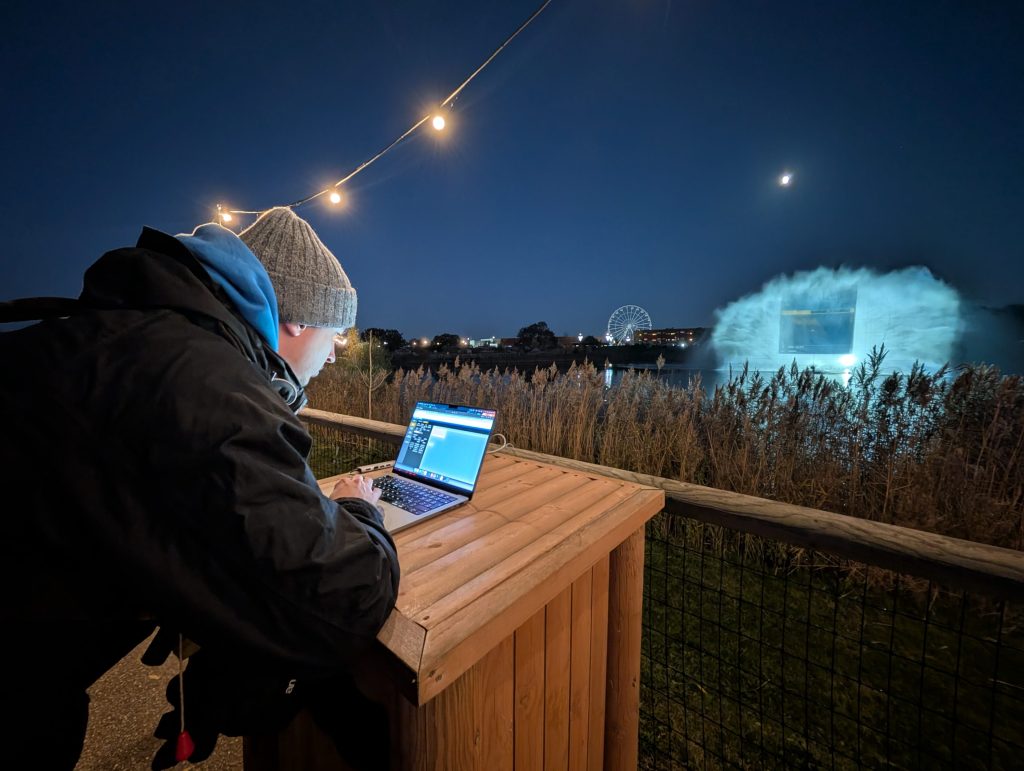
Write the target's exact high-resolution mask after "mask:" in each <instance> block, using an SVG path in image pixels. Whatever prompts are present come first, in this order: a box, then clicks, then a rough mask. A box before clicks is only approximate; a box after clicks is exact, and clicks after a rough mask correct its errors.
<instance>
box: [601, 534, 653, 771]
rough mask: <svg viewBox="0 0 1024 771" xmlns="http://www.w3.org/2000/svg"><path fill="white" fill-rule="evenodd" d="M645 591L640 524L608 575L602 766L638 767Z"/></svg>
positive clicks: (614, 769) (616, 552) (619, 550)
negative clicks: (641, 637)
mask: <svg viewBox="0 0 1024 771" xmlns="http://www.w3.org/2000/svg"><path fill="white" fill-rule="evenodd" d="M643 594H644V528H643V527H640V528H639V529H637V530H636V531H635V532H634V533H633V534H632V535H631V536H629V538H627V539H626V540H625V541H623V542H622V544H621V545H620V546H619V547H618V548H616V549H615V550H614V551H613V552H612V553H611V559H610V561H609V576H608V692H607V701H606V703H605V740H604V741H605V744H604V761H605V768H607V769H612V771H618V770H619V769H622V770H623V771H625V770H626V769H629V771H632V770H633V769H635V768H636V767H637V762H638V759H639V741H640V635H641V628H640V624H641V615H642V612H643V600H644V597H643Z"/></svg>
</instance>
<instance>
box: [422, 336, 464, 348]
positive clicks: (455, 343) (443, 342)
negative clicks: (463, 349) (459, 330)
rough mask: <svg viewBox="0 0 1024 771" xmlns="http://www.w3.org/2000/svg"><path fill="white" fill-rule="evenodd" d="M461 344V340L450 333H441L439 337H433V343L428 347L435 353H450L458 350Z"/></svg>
mask: <svg viewBox="0 0 1024 771" xmlns="http://www.w3.org/2000/svg"><path fill="white" fill-rule="evenodd" d="M461 342H462V338H461V337H459V336H458V335H453V334H452V333H451V332H442V333H441V334H439V335H434V341H433V342H432V343H431V344H430V347H431V348H433V349H434V350H435V351H450V350H452V349H455V348H458V347H459V344H460V343H461Z"/></svg>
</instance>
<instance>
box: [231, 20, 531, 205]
mask: <svg viewBox="0 0 1024 771" xmlns="http://www.w3.org/2000/svg"><path fill="white" fill-rule="evenodd" d="M549 5H551V0H544V2H543V3H542V4H541V6H540V7H539V8H538V9H537V10H536V11H534V12H533V13H532V14H530V16H529V18H527V19H526V21H524V22H523V23H522V24H520V25H519V27H518V29H516V31H515V32H513V33H512V34H511V35H509V36H508V37H507V38H506V39H505V42H503V43H502V44H501V45H500V46H498V47H497V48H496V49H494V53H492V54H491V55H490V56H488V57H487V59H486V60H485V61H484V63H483V64H481V65H480V66H479V67H477V68H476V69H475V70H474V71H473V73H472V74H471V75H470V76H469V77H468V78H466V79H465V80H464V81H462V83H461V84H460V85H459V87H458V88H456V89H455V90H454V91H452V93H451V94H449V95H448V97H447V98H446V99H442V100H441V102H439V103H438V111H432V112H431V113H428V114H426V115H424V116H423V117H422V118H420V119H419V120H418V121H416V123H414V124H413V125H412V126H411V127H410V128H409V129H408V130H407V131H406V132H405V133H403V134H402V135H401V136H399V137H398V139H396V140H394V141H393V142H392V143H391V144H389V145H387V146H386V147H385V148H384V149H383V150H381V151H379V152H378V153H377V154H376V155H374V156H373V157H371V158H369V159H368V160H365V161H363V162H362V163H360V164H359V165H358V166H356V167H355V169H353V170H352V171H351V172H349V173H348V174H347V175H346V176H344V177H342V178H341V179H340V180H338V181H337V182H335V183H334V184H333V185H331V186H330V187H328V188H325V189H323V190H320V191H319V192H316V193H313V194H312V195H309V196H306V197H305V198H302V199H299V200H298V201H292V202H291V203H287V204H283V206H285V207H287V208H289V209H296V208H298V207H299V206H302V205H304V204H307V203H309V202H310V201H313V200H315V199H317V198H319V197H320V196H323V195H328V200H329V201H330V202H331V203H333V204H339V203H341V200H342V197H341V194H340V193H338V191H337V188H339V187H341V186H342V185H343V184H345V183H346V182H348V181H349V180H350V179H352V177H354V176H355V175H356V174H358V173H359V172H361V171H362V170H363V169H365V168H366V167H367V166H369V165H370V164H372V163H373V162H374V161H376V160H377V159H378V158H380V157H382V156H383V155H385V154H386V153H388V152H389V151H390V150H392V149H393V148H394V147H395V146H396V145H398V144H400V143H401V142H402V141H403V140H405V139H406V138H407V137H409V136H410V135H411V134H412V133H413V132H415V131H416V130H417V129H418V128H419V127H420V126H422V125H423V124H424V123H426V122H427V121H428V120H429V121H431V126H433V128H434V130H436V131H443V130H444V128H445V126H446V125H447V122H446V121H445V118H444V115H443V114H442V113H441V111H444V110H446V109H447V108H450V107H451V106H452V105H453V104H454V103H455V100H456V99H457V98H458V96H459V94H460V93H461V92H462V89H464V88H465V87H466V86H468V85H469V83H470V81H472V80H473V78H475V77H476V76H477V75H479V74H480V73H481V72H483V70H484V68H485V67H486V66H487V65H488V64H490V63H491V62H492V61H494V58H495V57H496V56H497V55H498V54H500V53H501V52H502V51H503V50H505V46H507V45H508V44H509V43H511V42H512V41H513V40H515V39H516V38H517V37H518V36H519V33H521V32H522V31H523V30H525V29H526V28H527V27H529V26H530V25H531V24H532V23H533V21H534V20H535V19H536V18H537V17H538V16H540V15H541V13H543V12H544V10H545V9H546V8H547V7H548V6H549ZM264 211H268V210H267V209H263V210H252V209H227V210H222V209H221V207H220V206H219V205H218V206H217V214H218V219H220V220H221V222H222V223H228V222H231V215H233V214H250V215H256V216H259V215H260V214H263V212H264Z"/></svg>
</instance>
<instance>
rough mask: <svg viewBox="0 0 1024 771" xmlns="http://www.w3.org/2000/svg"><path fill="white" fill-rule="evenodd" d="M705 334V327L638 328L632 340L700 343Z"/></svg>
mask: <svg viewBox="0 0 1024 771" xmlns="http://www.w3.org/2000/svg"><path fill="white" fill-rule="evenodd" d="M705 334H707V328H706V327H687V328H685V329H684V328H669V329H638V330H636V331H635V332H634V335H633V342H635V343H639V344H642V345H681V344H684V343H685V344H686V345H693V344H694V343H700V342H701V341H702V340H703V339H704V336H705Z"/></svg>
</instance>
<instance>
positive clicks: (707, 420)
mask: <svg viewBox="0 0 1024 771" xmlns="http://www.w3.org/2000/svg"><path fill="white" fill-rule="evenodd" d="M883 362H884V350H883V351H877V352H875V353H874V354H873V356H872V357H871V358H870V360H869V361H867V362H865V363H864V364H863V365H861V367H860V368H859V369H858V370H857V371H856V372H855V373H854V374H853V376H852V378H851V380H850V383H849V384H848V385H847V386H844V385H842V384H841V383H838V382H837V381H835V380H832V379H830V378H829V377H826V376H824V375H821V374H818V373H815V372H814V371H813V370H809V369H804V370H800V369H798V368H797V367H796V365H795V364H794V365H793V366H792V367H790V368H783V369H780V370H778V371H777V372H775V373H773V374H771V375H770V376H765V375H762V374H761V373H758V372H754V373H751V372H749V371H747V370H743V371H741V372H738V373H737V374H736V375H735V376H733V377H732V378H731V379H730V380H729V381H728V382H727V383H725V384H724V385H721V386H718V387H716V388H714V389H713V390H708V389H705V388H704V387H703V385H702V384H701V383H700V381H699V380H697V381H696V382H691V384H690V386H689V387H687V388H679V387H676V386H673V385H671V384H668V383H665V382H664V381H662V380H660V379H659V378H658V377H657V376H656V375H655V374H652V373H650V372H646V371H643V372H637V371H629V372H626V373H625V374H624V375H623V376H622V378H621V380H620V381H619V382H618V383H616V384H615V385H613V386H612V387H610V388H608V387H606V386H605V379H604V371H603V370H602V369H600V368H598V367H595V366H594V365H593V364H590V363H585V364H583V365H576V364H574V365H572V366H571V367H570V368H569V369H568V370H567V371H565V372H560V371H558V370H557V369H556V368H555V367H554V366H553V365H552V366H551V367H548V368H537V369H536V370H534V371H532V372H521V371H518V370H515V369H506V370H498V369H492V370H488V371H482V370H480V369H479V368H478V367H477V366H476V365H474V364H460V363H459V362H458V361H456V364H455V366H454V367H452V368H449V367H441V368H440V370H439V371H438V372H437V373H436V374H431V373H430V372H428V371H425V370H424V369H422V368H421V369H417V370H411V371H406V370H398V371H396V372H394V373H393V374H392V376H391V378H390V379H389V380H388V382H387V383H385V384H384V385H383V386H381V387H380V388H379V389H378V390H377V391H376V392H375V393H374V398H373V416H374V417H375V418H376V419H378V420H384V421H389V422H392V423H400V424H401V423H405V422H407V421H408V419H409V417H410V415H411V413H412V408H413V406H414V405H415V404H416V402H417V401H419V400H428V401H437V402H450V403H460V404H479V405H486V406H488V407H494V408H496V409H497V410H498V423H497V425H496V427H495V431H496V432H500V433H502V434H504V435H505V436H506V437H507V439H508V441H509V442H510V443H512V444H513V445H514V446H516V447H521V448H524V449H529V450H536V451H538V452H545V453H550V454H552V455H561V456H563V457H567V458H575V459H578V460H584V461H590V462H594V463H600V464H602V465H606V466H615V467H618V468H622V469H627V470H631V471H638V472H643V473H647V474H654V475H657V476H663V477H668V478H670V479H678V480H681V481H685V482H694V483H697V484H702V485H708V486H710V487H716V488H719V489H723V490H732V491H735V492H740V493H747V494H749V495H757V496H761V497H765V498H771V499H774V500H779V501H784V502H788V503H794V504H799V505H803V506H810V507H813V508H819V509H825V510H827V511H833V512H837V513H840V514H848V515H851V516H856V517H863V518H865V519H871V520H876V521H880V522H888V523H892V524H897V525H903V526H906V527H913V528H918V529H923V530H928V531H931V532H937V533H943V534H946V535H950V536H955V537H958V538H965V539H968V540H973V541H979V542H983V543H989V544H995V545H999V546H1004V547H1010V548H1015V549H1022V548H1024V382H1022V379H1021V377H1020V376H1016V375H1002V374H1001V373H1000V372H999V371H998V370H996V369H995V368H993V367H989V366H985V365H977V366H970V367H964V368H962V369H961V370H959V371H958V372H956V373H952V374H951V373H948V372H947V371H945V370H942V371H939V372H936V373H928V372H925V371H924V369H923V368H921V367H918V366H915V367H914V368H913V369H912V370H911V371H910V372H909V373H900V372H894V373H890V374H883V371H882V366H883ZM311 400H312V403H313V404H314V405H315V406H316V407H317V408H319V409H324V410H329V411H332V412H339V413H344V414H349V415H357V416H363V417H365V416H366V411H367V397H366V387H365V385H364V384H362V383H361V382H360V381H359V380H358V378H355V377H353V376H352V375H351V373H349V372H346V371H345V370H344V369H342V368H340V367H339V368H329V369H327V370H325V372H324V374H322V375H321V376H320V377H319V378H318V379H317V380H316V381H314V384H313V385H312V387H311Z"/></svg>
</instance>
